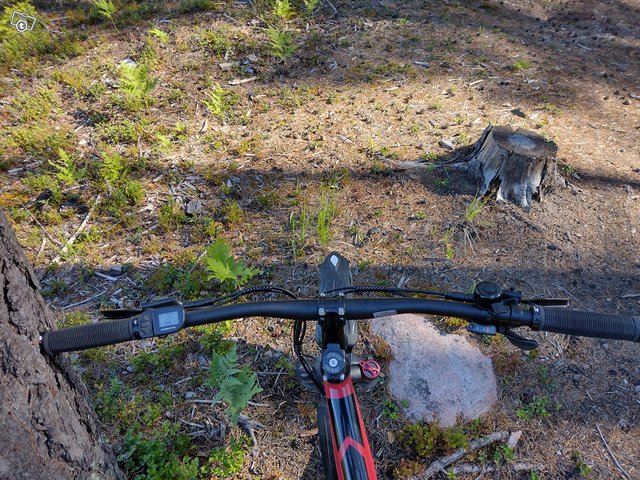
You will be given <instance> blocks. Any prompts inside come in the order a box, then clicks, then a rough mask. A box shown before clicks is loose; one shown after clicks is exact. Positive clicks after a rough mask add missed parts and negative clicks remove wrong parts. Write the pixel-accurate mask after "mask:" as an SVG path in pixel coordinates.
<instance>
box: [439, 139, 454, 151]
mask: <svg viewBox="0 0 640 480" xmlns="http://www.w3.org/2000/svg"><path fill="white" fill-rule="evenodd" d="M438 143H439V144H440V146H441V147H444V148H446V149H447V150H454V149H455V148H456V146H455V145H454V143H453V140H451V139H449V138H447V139H444V140H440V141H439V142H438Z"/></svg>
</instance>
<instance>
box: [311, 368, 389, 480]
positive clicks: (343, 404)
mask: <svg viewBox="0 0 640 480" xmlns="http://www.w3.org/2000/svg"><path fill="white" fill-rule="evenodd" d="M324 391H325V396H326V403H327V409H328V416H329V426H330V428H331V439H332V446H333V459H334V462H335V466H336V473H337V477H338V478H339V479H352V478H357V479H375V478H377V477H376V469H375V465H374V463H373V456H372V455H371V448H370V447H369V440H368V439H367V433H366V431H365V428H364V423H363V421H362V414H361V413H360V406H359V405H358V399H357V397H356V392H355V390H354V387H353V382H352V381H351V377H350V376H349V377H347V378H346V379H345V380H344V381H342V382H340V383H329V382H324ZM318 431H319V429H318Z"/></svg>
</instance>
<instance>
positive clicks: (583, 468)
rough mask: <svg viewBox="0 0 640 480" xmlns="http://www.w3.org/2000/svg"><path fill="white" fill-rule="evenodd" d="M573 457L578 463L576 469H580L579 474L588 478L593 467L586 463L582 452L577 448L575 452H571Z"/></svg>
mask: <svg viewBox="0 0 640 480" xmlns="http://www.w3.org/2000/svg"><path fill="white" fill-rule="evenodd" d="M571 459H572V460H573V461H574V462H575V464H576V469H577V470H578V474H579V475H580V476H581V477H582V478H587V477H588V476H589V474H590V473H591V470H592V467H590V466H589V465H587V464H586V463H584V459H583V458H582V454H581V453H580V452H578V451H577V450H574V451H573V452H571Z"/></svg>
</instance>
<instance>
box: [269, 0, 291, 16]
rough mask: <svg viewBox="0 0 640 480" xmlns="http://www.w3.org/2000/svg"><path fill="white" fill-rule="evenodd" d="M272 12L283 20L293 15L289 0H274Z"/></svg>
mask: <svg viewBox="0 0 640 480" xmlns="http://www.w3.org/2000/svg"><path fill="white" fill-rule="evenodd" d="M273 13H275V14H276V15H277V16H278V17H280V18H281V19H283V20H285V21H287V20H289V19H291V17H293V16H294V15H295V12H294V11H293V8H292V7H291V4H290V3H289V0H276V2H275V3H274V4H273Z"/></svg>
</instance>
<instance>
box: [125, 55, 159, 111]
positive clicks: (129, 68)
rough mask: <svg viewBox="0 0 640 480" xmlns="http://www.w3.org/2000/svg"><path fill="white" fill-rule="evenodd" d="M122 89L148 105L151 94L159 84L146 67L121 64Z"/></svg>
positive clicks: (126, 63) (127, 63)
mask: <svg viewBox="0 0 640 480" xmlns="http://www.w3.org/2000/svg"><path fill="white" fill-rule="evenodd" d="M118 83H119V85H120V88H122V90H124V91H125V92H127V93H128V94H129V95H131V96H132V97H133V99H135V100H138V101H141V102H142V103H143V104H145V105H148V103H149V94H150V93H151V91H152V90H153V89H154V88H155V87H156V85H157V84H158V79H157V78H152V77H151V76H150V74H149V69H148V67H147V66H146V65H136V64H132V63H129V62H122V63H121V64H120V77H119V80H118Z"/></svg>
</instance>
